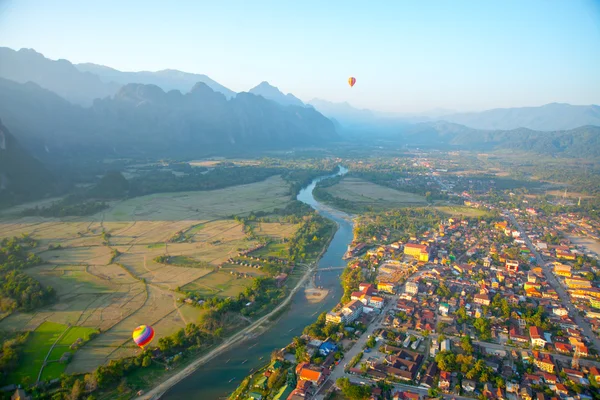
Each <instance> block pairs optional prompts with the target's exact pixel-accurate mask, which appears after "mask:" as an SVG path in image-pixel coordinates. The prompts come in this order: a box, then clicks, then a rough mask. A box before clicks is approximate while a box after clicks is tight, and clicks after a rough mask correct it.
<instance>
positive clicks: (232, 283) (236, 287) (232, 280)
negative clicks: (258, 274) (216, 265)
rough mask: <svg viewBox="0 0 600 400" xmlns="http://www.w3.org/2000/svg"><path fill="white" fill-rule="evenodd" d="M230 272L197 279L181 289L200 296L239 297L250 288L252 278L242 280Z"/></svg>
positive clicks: (216, 273) (220, 272) (215, 273)
mask: <svg viewBox="0 0 600 400" xmlns="http://www.w3.org/2000/svg"><path fill="white" fill-rule="evenodd" d="M254 271H256V270H254ZM230 272H231V271H229V272H225V271H218V272H213V273H211V274H208V275H206V276H203V277H202V278H200V279H196V280H195V281H193V282H191V283H189V284H187V285H185V286H183V287H182V288H181V289H182V290H184V291H186V292H194V293H195V294H197V295H200V296H218V297H229V296H237V295H238V294H239V293H241V292H242V291H243V290H245V289H246V288H247V287H248V286H250V285H252V282H253V279H252V278H242V277H239V276H237V275H235V274H231V273H230Z"/></svg>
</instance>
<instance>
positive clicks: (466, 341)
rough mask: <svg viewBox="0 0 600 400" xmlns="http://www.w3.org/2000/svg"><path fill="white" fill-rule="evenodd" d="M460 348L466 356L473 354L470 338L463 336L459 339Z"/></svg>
mask: <svg viewBox="0 0 600 400" xmlns="http://www.w3.org/2000/svg"><path fill="white" fill-rule="evenodd" d="M460 347H461V348H462V349H463V350H464V351H465V353H467V354H473V344H472V343H471V338H470V337H469V336H468V335H464V336H463V337H461V338H460Z"/></svg>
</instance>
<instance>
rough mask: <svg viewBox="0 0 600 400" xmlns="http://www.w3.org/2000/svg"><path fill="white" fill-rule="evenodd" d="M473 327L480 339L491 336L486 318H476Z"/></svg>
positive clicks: (489, 325) (487, 338)
mask: <svg viewBox="0 0 600 400" xmlns="http://www.w3.org/2000/svg"><path fill="white" fill-rule="evenodd" d="M473 327H474V328H475V329H477V331H479V336H480V337H481V339H482V340H489V339H491V338H492V330H491V324H490V321H489V320H488V319H486V318H481V317H479V318H477V319H476V320H475V323H474V324H473Z"/></svg>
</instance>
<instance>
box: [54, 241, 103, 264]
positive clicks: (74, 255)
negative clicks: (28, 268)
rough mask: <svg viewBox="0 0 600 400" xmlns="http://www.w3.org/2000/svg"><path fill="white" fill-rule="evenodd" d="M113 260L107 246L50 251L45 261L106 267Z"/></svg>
mask: <svg viewBox="0 0 600 400" xmlns="http://www.w3.org/2000/svg"><path fill="white" fill-rule="evenodd" d="M110 258H111V250H110V248H108V247H107V246H101V245H97V246H93V247H88V246H85V247H65V248H63V249H60V250H48V251H46V252H45V253H44V259H45V260H46V261H48V262H49V263H52V264H63V265H64V264H67V265H74V264H88V265H89V264H96V265H106V264H108V263H109V261H110Z"/></svg>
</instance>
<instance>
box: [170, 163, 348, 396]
mask: <svg viewBox="0 0 600 400" xmlns="http://www.w3.org/2000/svg"><path fill="white" fill-rule="evenodd" d="M347 172H348V170H347V169H346V168H344V167H341V166H340V170H339V172H338V173H337V174H335V175H327V176H322V177H319V178H316V179H315V180H313V181H312V183H311V184H310V185H308V186H307V187H305V188H304V189H302V190H301V191H300V193H299V194H298V197H297V198H298V200H300V201H302V202H303V203H306V204H308V205H310V206H311V207H312V208H314V209H315V210H316V211H318V212H319V213H320V214H321V215H323V216H324V217H326V218H329V219H330V220H332V221H334V222H336V223H337V224H338V230H337V232H336V233H335V235H334V237H333V239H332V241H331V243H330V244H329V247H328V248H327V251H326V252H325V254H324V255H323V257H322V258H321V260H320V261H319V269H320V268H327V267H331V266H343V265H345V261H344V260H342V257H343V256H344V253H345V252H346V250H347V247H348V244H350V242H351V241H352V228H353V226H352V219H351V217H350V215H348V214H346V213H343V212H341V211H338V210H335V209H332V208H330V207H327V206H324V205H323V204H321V203H319V202H318V201H317V200H315V198H314V197H313V194H312V192H313V189H314V188H315V185H316V184H317V182H319V181H321V180H323V179H326V178H329V177H333V176H336V175H344V174H345V173H347ZM341 273H342V270H330V271H322V272H317V276H316V282H317V285H318V286H322V287H324V288H326V289H329V294H328V295H327V298H326V299H325V300H323V301H321V302H319V303H310V302H308V301H307V300H306V297H305V295H304V291H303V290H299V291H298V292H297V293H296V294H295V295H294V298H293V300H292V302H291V305H290V307H289V308H288V309H287V311H286V312H285V314H283V315H282V316H281V317H280V318H279V319H278V320H277V322H276V323H275V324H273V325H272V326H271V327H270V328H269V330H267V331H266V332H264V333H262V334H261V335H259V336H257V337H255V338H253V339H251V340H248V341H245V342H242V343H239V344H237V345H235V346H233V347H232V348H231V349H229V350H228V351H226V352H225V353H223V354H222V355H221V356H219V357H217V358H215V359H213V360H211V361H209V362H208V363H206V364H204V365H203V366H201V367H200V368H198V370H196V371H195V372H194V373H193V374H192V375H190V376H189V377H188V378H186V379H184V380H183V381H181V382H180V383H178V384H177V385H176V386H174V387H173V388H172V389H170V390H169V391H168V392H167V393H166V394H165V395H163V396H162V397H161V398H162V399H166V400H177V399H203V400H204V399H222V398H227V396H228V395H229V394H230V393H231V392H232V391H233V390H235V388H236V387H237V386H238V385H239V384H240V382H241V380H242V379H244V378H245V377H246V376H247V375H249V374H250V371H251V370H255V369H257V368H259V367H261V366H263V365H264V364H265V360H269V358H270V356H271V352H272V351H273V350H275V349H279V348H282V347H284V346H286V345H288V344H289V343H290V342H291V340H292V338H293V337H294V336H299V335H300V334H302V330H303V329H304V327H305V326H307V325H309V324H311V323H313V322H314V321H315V320H316V318H317V315H319V314H320V313H322V312H323V311H328V310H330V309H331V308H333V307H334V306H335V305H336V304H337V303H338V302H339V299H340V298H341V297H342V287H341V286H340V281H339V276H340V274H341Z"/></svg>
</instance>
